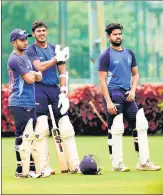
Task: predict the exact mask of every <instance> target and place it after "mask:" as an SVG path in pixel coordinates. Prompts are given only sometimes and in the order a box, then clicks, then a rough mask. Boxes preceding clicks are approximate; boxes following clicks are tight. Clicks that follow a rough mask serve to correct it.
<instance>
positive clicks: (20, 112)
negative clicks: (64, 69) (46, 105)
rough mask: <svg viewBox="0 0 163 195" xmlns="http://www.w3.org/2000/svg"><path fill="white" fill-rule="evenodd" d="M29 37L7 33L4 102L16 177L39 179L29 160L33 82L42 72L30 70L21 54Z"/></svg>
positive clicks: (33, 108)
mask: <svg viewBox="0 0 163 195" xmlns="http://www.w3.org/2000/svg"><path fill="white" fill-rule="evenodd" d="M31 36H32V35H30V34H28V33H26V31H25V30H21V29H15V30H13V31H12V32H11V34H10V42H11V44H12V46H13V51H12V53H11V54H10V56H9V58H8V73H9V86H10V95H9V99H8V102H9V108H10V111H11V113H12V115H13V118H14V122H15V126H16V133H15V136H16V139H15V151H16V159H17V168H16V173H15V177H16V178H20V177H38V176H39V174H35V173H34V172H33V171H32V162H31V163H30V157H31V146H32V145H31V143H32V140H33V137H34V131H33V123H34V122H35V121H36V115H35V90H34V83H35V81H41V80H42V73H41V72H40V71H34V70H33V68H32V64H31V62H30V60H29V59H28V57H27V56H26V55H25V54H24V51H25V50H26V47H27V44H28V41H27V37H31Z"/></svg>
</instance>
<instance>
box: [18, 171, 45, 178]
mask: <svg viewBox="0 0 163 195" xmlns="http://www.w3.org/2000/svg"><path fill="white" fill-rule="evenodd" d="M39 177H41V175H40V174H36V173H35V172H34V171H29V173H28V174H27V175H26V176H24V175H22V173H18V172H16V173H15V177H14V178H15V179H18V178H39Z"/></svg>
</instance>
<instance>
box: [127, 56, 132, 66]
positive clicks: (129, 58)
mask: <svg viewBox="0 0 163 195" xmlns="http://www.w3.org/2000/svg"><path fill="white" fill-rule="evenodd" d="M127 62H128V65H129V66H130V65H131V57H128V60H127Z"/></svg>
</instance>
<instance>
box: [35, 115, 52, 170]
mask: <svg viewBox="0 0 163 195" xmlns="http://www.w3.org/2000/svg"><path fill="white" fill-rule="evenodd" d="M34 135H35V136H34V141H33V144H32V156H33V158H34V161H35V167H36V172H37V173H38V174H40V173H41V170H42V169H44V168H46V167H49V153H48V137H47V136H48V135H49V125H48V117H47V115H42V116H39V117H38V118H37V122H36V127H35V131H34Z"/></svg>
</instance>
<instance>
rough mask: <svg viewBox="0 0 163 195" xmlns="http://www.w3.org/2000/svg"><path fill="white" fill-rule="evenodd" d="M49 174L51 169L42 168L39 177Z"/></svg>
mask: <svg viewBox="0 0 163 195" xmlns="http://www.w3.org/2000/svg"><path fill="white" fill-rule="evenodd" d="M50 175H51V169H49V168H43V169H42V170H41V177H49V176H50Z"/></svg>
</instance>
